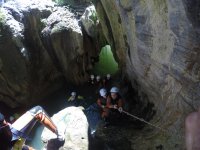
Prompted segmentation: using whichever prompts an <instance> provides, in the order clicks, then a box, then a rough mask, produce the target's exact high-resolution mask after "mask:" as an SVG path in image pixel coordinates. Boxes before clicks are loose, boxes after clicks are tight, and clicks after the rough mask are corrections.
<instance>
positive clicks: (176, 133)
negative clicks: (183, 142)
mask: <svg viewBox="0 0 200 150" xmlns="http://www.w3.org/2000/svg"><path fill="white" fill-rule="evenodd" d="M118 111H119V112H123V113H124V114H126V115H128V116H131V117H133V118H135V119H137V120H140V121H141V122H144V123H146V124H148V125H150V126H153V127H155V128H157V129H159V130H161V131H163V132H165V133H168V134H171V135H174V136H177V137H179V138H185V137H184V136H182V135H180V134H178V132H170V131H168V130H166V129H163V128H161V127H159V126H156V125H154V124H152V123H150V122H148V121H146V120H144V119H143V118H139V117H137V116H135V115H133V114H130V113H129V112H127V111H124V110H122V108H119V109H118Z"/></svg>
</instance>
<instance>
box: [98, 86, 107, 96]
mask: <svg viewBox="0 0 200 150" xmlns="http://www.w3.org/2000/svg"><path fill="white" fill-rule="evenodd" d="M99 94H100V95H101V96H105V95H106V94H107V91H106V89H104V88H102V89H100V90H99Z"/></svg>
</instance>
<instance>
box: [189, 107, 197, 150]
mask: <svg viewBox="0 0 200 150" xmlns="http://www.w3.org/2000/svg"><path fill="white" fill-rule="evenodd" d="M185 140H186V149H187V150H200V108H199V110H198V111H197V112H192V113H190V114H189V115H188V116H187V117H186V119H185Z"/></svg>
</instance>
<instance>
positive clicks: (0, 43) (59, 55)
mask: <svg viewBox="0 0 200 150" xmlns="http://www.w3.org/2000/svg"><path fill="white" fill-rule="evenodd" d="M83 40H84V38H83V34H82V28H81V26H80V25H79V20H78V18H77V17H76V16H75V14H74V13H72V12H71V11H70V10H69V9H68V8H67V7H59V6H57V5H56V4H55V3H54V2H52V1H51V0H44V1H40V0H27V1H21V0H14V1H8V2H6V3H4V5H3V6H2V8H1V9H0V60H1V63H0V66H1V68H0V69H1V72H0V101H2V102H4V103H6V104H7V105H9V106H11V107H18V106H22V105H31V104H32V103H35V101H37V100H40V99H41V98H43V97H45V96H47V95H49V94H50V93H52V92H53V91H55V90H57V89H58V88H60V87H61V86H62V83H64V80H66V81H70V82H72V83H76V84H79V83H82V82H84V81H85V80H86V79H87V73H86V71H87V70H86V68H87V65H88V60H87V59H88V57H89V56H90V54H89V55H86V53H88V52H89V51H91V50H93V46H90V47H87V46H84V45H85V44H86V43H87V45H92V44H91V43H92V42H91V41H89V40H88V41H87V42H85V43H83ZM85 48H86V50H85ZM91 54H92V53H91Z"/></svg>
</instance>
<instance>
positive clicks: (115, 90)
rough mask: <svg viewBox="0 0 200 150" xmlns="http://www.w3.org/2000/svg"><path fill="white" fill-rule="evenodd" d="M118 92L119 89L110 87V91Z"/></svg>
mask: <svg viewBox="0 0 200 150" xmlns="http://www.w3.org/2000/svg"><path fill="white" fill-rule="evenodd" d="M118 92H119V89H118V88H117V87H115V86H114V87H112V88H111V90H110V93H118Z"/></svg>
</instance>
